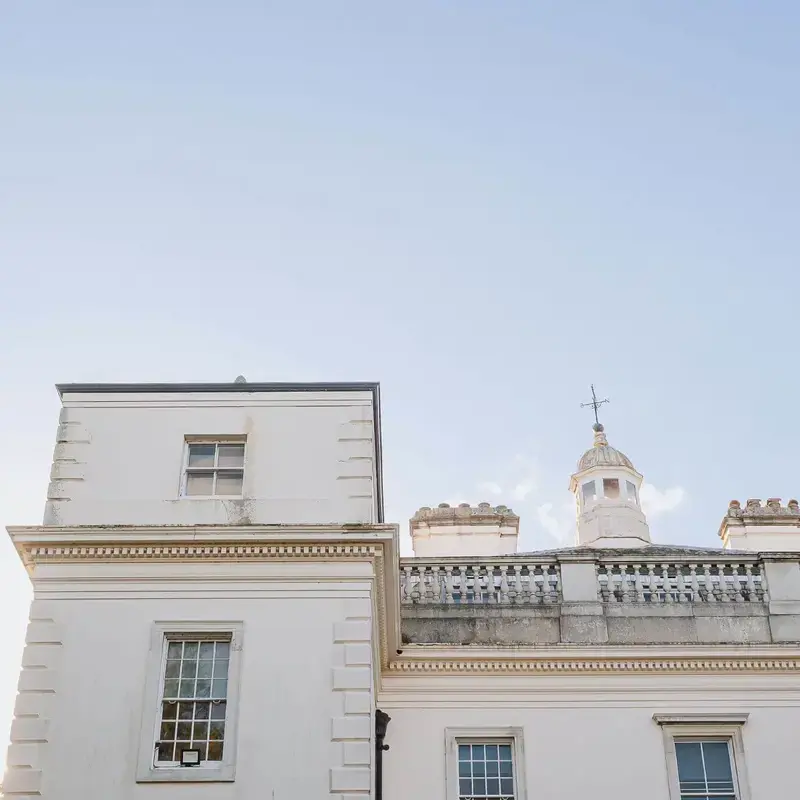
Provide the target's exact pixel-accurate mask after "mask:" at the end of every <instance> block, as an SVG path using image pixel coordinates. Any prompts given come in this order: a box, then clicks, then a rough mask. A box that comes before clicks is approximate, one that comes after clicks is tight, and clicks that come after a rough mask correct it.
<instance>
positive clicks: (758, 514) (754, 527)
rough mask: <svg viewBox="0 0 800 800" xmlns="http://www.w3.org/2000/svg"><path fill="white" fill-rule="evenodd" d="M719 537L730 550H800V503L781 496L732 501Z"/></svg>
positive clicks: (720, 527)
mask: <svg viewBox="0 0 800 800" xmlns="http://www.w3.org/2000/svg"><path fill="white" fill-rule="evenodd" d="M719 537H720V539H722V541H723V546H724V547H726V548H727V549H729V550H762V551H765V550H792V551H797V550H800V504H798V502H797V500H789V502H788V503H786V505H783V504H782V503H781V499H780V498H779V497H770V498H769V499H767V501H766V502H762V501H761V500H760V499H759V498H751V499H749V500H747V501H746V502H745V504H744V506H743V505H742V504H741V503H740V502H739V501H738V500H731V502H730V503H729V504H728V511H727V513H726V514H725V516H724V517H723V519H722V523H721V524H720V526H719Z"/></svg>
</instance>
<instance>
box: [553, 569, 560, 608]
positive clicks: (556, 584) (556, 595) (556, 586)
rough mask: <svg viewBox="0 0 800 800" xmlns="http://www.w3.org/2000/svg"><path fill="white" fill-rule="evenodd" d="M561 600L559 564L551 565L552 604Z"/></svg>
mask: <svg viewBox="0 0 800 800" xmlns="http://www.w3.org/2000/svg"><path fill="white" fill-rule="evenodd" d="M560 600H561V564H559V563H558V562H556V563H555V564H553V602H554V603H558V602H559V601H560Z"/></svg>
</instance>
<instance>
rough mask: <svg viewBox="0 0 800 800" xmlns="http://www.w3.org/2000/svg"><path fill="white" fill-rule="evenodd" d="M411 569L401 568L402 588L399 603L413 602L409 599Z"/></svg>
mask: <svg viewBox="0 0 800 800" xmlns="http://www.w3.org/2000/svg"><path fill="white" fill-rule="evenodd" d="M413 569H414V567H403V587H402V593H401V596H400V602H401V603H411V602H413V600H412V599H411V590H412V584H411V570H413Z"/></svg>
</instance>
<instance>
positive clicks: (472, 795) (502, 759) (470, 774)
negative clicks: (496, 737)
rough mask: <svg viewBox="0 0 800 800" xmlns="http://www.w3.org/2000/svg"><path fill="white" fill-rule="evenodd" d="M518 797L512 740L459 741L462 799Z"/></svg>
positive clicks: (511, 799) (510, 798) (459, 784)
mask: <svg viewBox="0 0 800 800" xmlns="http://www.w3.org/2000/svg"><path fill="white" fill-rule="evenodd" d="M515 796H516V793H515V791H514V762H513V759H512V753H511V742H502V741H501V742H473V743H470V744H467V743H466V741H460V742H459V744H458V798H459V800H484V799H485V798H499V799H501V800H514V798H515Z"/></svg>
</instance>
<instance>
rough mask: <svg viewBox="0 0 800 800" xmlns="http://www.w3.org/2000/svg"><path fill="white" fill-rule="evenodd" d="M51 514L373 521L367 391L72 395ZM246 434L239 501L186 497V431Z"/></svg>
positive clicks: (50, 519) (145, 519)
mask: <svg viewBox="0 0 800 800" xmlns="http://www.w3.org/2000/svg"><path fill="white" fill-rule="evenodd" d="M62 402H63V406H64V407H63V409H62V412H61V419H60V424H59V427H58V436H57V443H56V447H55V452H54V460H53V467H52V473H51V482H50V486H49V489H48V495H47V497H48V499H47V505H46V510H45V516H44V522H45V524H47V525H120V524H123V525H131V524H139V525H147V524H154V525H193V524H227V523H230V524H248V523H282V524H291V523H329V522H358V523H367V522H375V521H376V502H377V499H376V487H375V483H376V481H375V469H376V453H375V447H376V443H375V441H374V438H375V437H374V428H373V415H374V409H373V407H372V404H373V401H372V394H371V392H369V391H363V392H358V391H352V392H306V391H303V392H252V393H251V392H229V393H225V392H208V393H200V392H175V393H163V394H152V393H144V394H116V393H115V394H83V393H76V394H65V395H64V396H63V398H62ZM192 435H210V436H220V437H224V436H230V435H238V436H246V437H247V445H246V452H245V471H244V491H243V494H244V497H243V499H242V500H236V501H230V500H214V499H207V498H202V499H190V498H182V497H180V486H181V474H182V468H183V459H184V447H185V437H186V436H192Z"/></svg>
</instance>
